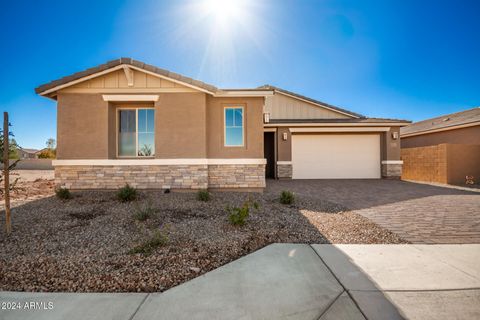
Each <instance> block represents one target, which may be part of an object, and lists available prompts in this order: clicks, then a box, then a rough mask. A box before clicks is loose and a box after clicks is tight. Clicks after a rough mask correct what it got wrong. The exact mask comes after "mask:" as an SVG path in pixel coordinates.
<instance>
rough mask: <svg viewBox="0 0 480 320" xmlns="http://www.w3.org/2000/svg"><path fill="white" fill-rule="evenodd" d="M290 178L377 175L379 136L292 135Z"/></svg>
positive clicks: (351, 177)
mask: <svg viewBox="0 0 480 320" xmlns="http://www.w3.org/2000/svg"><path fill="white" fill-rule="evenodd" d="M292 167H293V175H292V177H293V179H364V178H380V135H378V134H303V135H301V134H296V135H295V134H294V135H292Z"/></svg>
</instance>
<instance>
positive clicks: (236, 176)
mask: <svg viewBox="0 0 480 320" xmlns="http://www.w3.org/2000/svg"><path fill="white" fill-rule="evenodd" d="M208 187H209V188H265V165H264V164H247V165H238V164H236V165H209V166H208Z"/></svg>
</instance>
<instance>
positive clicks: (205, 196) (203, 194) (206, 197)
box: [197, 190, 211, 202]
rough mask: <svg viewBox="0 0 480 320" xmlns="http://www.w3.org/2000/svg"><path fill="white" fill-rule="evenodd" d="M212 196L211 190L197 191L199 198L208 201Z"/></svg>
mask: <svg viewBox="0 0 480 320" xmlns="http://www.w3.org/2000/svg"><path fill="white" fill-rule="evenodd" d="M210 198H211V197H210V192H208V190H199V191H198V192H197V200H200V201H205V202H207V201H209V200H210Z"/></svg>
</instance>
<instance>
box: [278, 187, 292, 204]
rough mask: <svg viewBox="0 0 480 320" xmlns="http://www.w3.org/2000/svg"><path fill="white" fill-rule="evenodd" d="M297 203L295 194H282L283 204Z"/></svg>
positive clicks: (283, 192) (286, 192)
mask: <svg viewBox="0 0 480 320" xmlns="http://www.w3.org/2000/svg"><path fill="white" fill-rule="evenodd" d="M294 201H295V194H294V193H293V192H291V191H288V190H283V191H282V193H280V203H282V204H292V203H293V202H294Z"/></svg>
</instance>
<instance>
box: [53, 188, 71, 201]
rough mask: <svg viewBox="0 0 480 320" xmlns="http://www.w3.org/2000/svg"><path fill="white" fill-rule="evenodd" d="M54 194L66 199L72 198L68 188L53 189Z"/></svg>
mask: <svg viewBox="0 0 480 320" xmlns="http://www.w3.org/2000/svg"><path fill="white" fill-rule="evenodd" d="M55 194H56V195H57V198H59V199H63V200H67V199H71V198H72V194H71V193H70V190H68V189H67V188H58V189H56V190H55Z"/></svg>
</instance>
